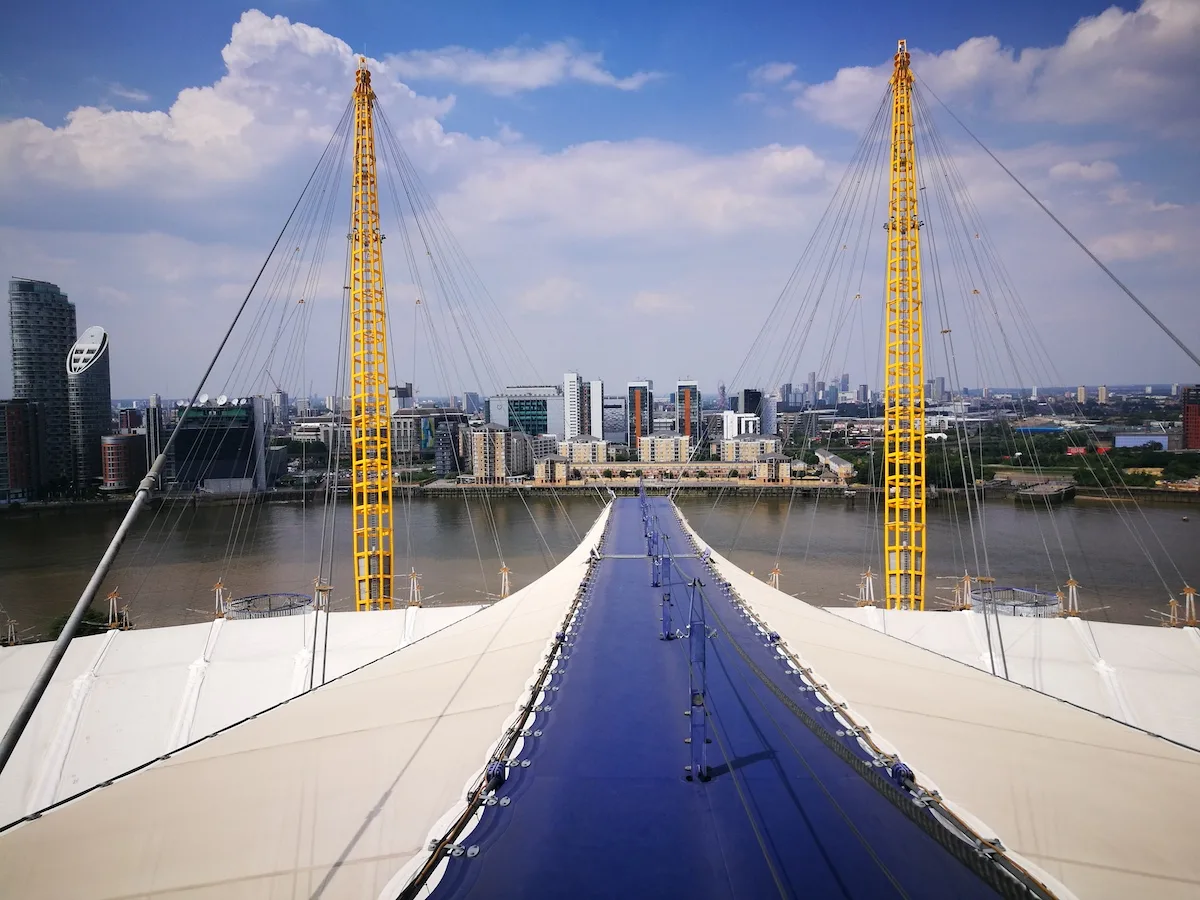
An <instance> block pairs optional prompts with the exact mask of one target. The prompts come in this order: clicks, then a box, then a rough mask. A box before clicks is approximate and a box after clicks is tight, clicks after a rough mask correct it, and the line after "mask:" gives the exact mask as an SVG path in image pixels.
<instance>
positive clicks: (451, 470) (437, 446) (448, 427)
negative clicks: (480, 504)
mask: <svg viewBox="0 0 1200 900" xmlns="http://www.w3.org/2000/svg"><path fill="white" fill-rule="evenodd" d="M458 427H460V426H458V425H453V424H451V423H450V422H441V423H440V424H439V425H438V427H437V434H436V435H435V436H434V445H433V460H434V463H433V465H434V472H435V473H436V474H437V476H438V478H447V477H449V478H453V477H455V476H457V475H458V474H459V473H460V472H461V471H462V460H460V459H459V456H458V440H457V437H458V436H457V435H456V434H455V429H456V428H458Z"/></svg>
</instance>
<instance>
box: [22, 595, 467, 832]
mask: <svg viewBox="0 0 1200 900" xmlns="http://www.w3.org/2000/svg"><path fill="white" fill-rule="evenodd" d="M480 609H482V607H481V606H479V605H472V606H446V607H430V608H427V609H417V608H413V609H409V608H407V607H406V608H403V609H392V610H380V611H377V612H372V613H371V614H370V615H366V614H359V613H349V612H344V613H333V614H332V616H331V617H330V626H329V647H328V650H329V655H328V661H327V663H326V666H325V674H326V677H328V678H336V677H337V676H339V675H342V674H344V673H346V672H348V671H350V670H352V669H356V668H358V667H360V666H362V665H365V664H366V663H369V662H371V661H373V660H376V659H379V658H380V657H381V656H384V655H385V654H387V653H390V652H392V651H393V650H396V649H397V648H399V647H402V646H404V645H405V644H407V643H411V642H412V641H414V640H417V639H419V638H423V637H425V636H427V635H429V634H432V633H433V632H435V631H437V630H439V629H441V628H445V627H446V626H447V625H450V624H452V623H454V622H457V621H459V620H460V619H462V618H464V617H466V616H468V615H470V614H472V613H474V612H477V611H479V610H480ZM315 616H316V613H308V614H307V615H296V616H287V617H283V618H277V619H242V620H233V619H217V620H215V621H213V622H207V623H200V624H196V625H177V626H173V627H169V628H151V629H147V630H143V631H138V630H133V631H110V632H108V633H107V634H102V635H92V636H89V637H83V638H79V639H77V640H75V641H72V642H71V646H70V648H69V649H68V651H67V655H66V656H65V657H64V658H63V661H62V664H61V665H60V666H59V668H58V671H57V672H55V674H54V678H53V680H52V681H51V682H50V686H49V688H48V689H47V691H46V694H45V696H44V698H43V700H42V702H41V704H39V706H38V708H37V711H36V712H35V713H34V716H33V719H32V720H31V721H30V723H29V727H28V728H27V729H26V731H25V734H24V736H23V737H22V739H21V742H20V744H18V745H17V750H16V752H15V753H14V754H13V757H12V759H11V760H10V761H9V764H8V766H7V767H6V768H5V770H4V774H3V776H0V824H4V823H7V822H11V821H12V820H14V819H19V818H21V817H22V816H25V815H28V814H29V813H31V812H34V811H35V810H38V809H42V808H44V807H46V806H49V805H50V804H51V803H54V802H56V801H59V800H62V799H64V798H66V797H70V796H72V795H74V794H77V793H79V792H80V791H82V790H85V789H87V788H90V787H92V786H94V785H96V784H99V783H100V782H102V781H105V780H107V779H109V778H113V777H115V776H117V775H120V774H121V773H122V772H126V771H128V770H129V769H131V768H133V767H134V766H137V765H141V764H142V763H145V762H148V761H149V760H152V759H154V758H155V757H158V756H161V755H162V754H164V753H169V752H171V751H173V750H177V749H179V748H180V747H182V746H183V745H184V744H187V743H190V742H191V741H194V740H197V739H199V738H201V737H204V736H206V735H209V734H212V733H213V732H216V731H219V730H220V729H222V728H225V727H226V726H228V725H232V724H233V723H234V722H238V721H240V720H242V719H244V718H246V717H247V716H252V715H254V714H255V713H260V712H262V711H263V710H265V709H268V708H269V707H272V706H274V705H275V704H277V703H281V702H283V701H284V700H288V699H290V698H292V697H294V696H296V695H297V694H299V693H301V692H303V691H304V690H306V689H307V688H308V681H309V672H310V666H311V665H312V660H313V652H312V644H313V625H314V617H315ZM324 638H325V616H324V614H322V615H321V621H320V625H319V631H318V634H317V646H318V652H317V659H316V665H317V672H316V678H317V681H318V682H319V681H320V677H321V662H322V653H323V651H324V643H325V641H324ZM50 646H51V645H50V644H49V643H48V642H46V643H38V644H25V645H21V646H17V647H4V648H0V722H2V723H3V727H5V728H7V727H8V723H9V722H10V721H12V717H13V714H14V713H15V712H16V709H17V706H18V705H19V704H20V702H21V700H22V699H23V698H24V696H25V693H26V691H27V690H28V689H29V685H30V683H31V682H32V681H33V678H34V675H35V674H36V673H37V671H38V669H40V668H41V665H42V662H43V661H44V660H45V658H46V654H47V653H48V652H49V650H50Z"/></svg>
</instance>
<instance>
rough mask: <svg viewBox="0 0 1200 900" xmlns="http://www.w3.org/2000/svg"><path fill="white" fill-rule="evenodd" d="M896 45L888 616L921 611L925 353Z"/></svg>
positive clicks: (905, 71)
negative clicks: (895, 611)
mask: <svg viewBox="0 0 1200 900" xmlns="http://www.w3.org/2000/svg"><path fill="white" fill-rule="evenodd" d="M908 63H909V56H908V47H907V44H906V42H905V41H900V44H899V47H898V48H897V50H896V60H895V70H894V72H893V74H892V153H891V193H890V196H889V200H888V221H887V226H886V227H887V245H888V249H887V297H886V301H887V357H886V360H885V382H884V452H885V462H886V466H887V468H886V475H885V481H884V490H885V491H886V503H885V507H886V511H887V514H886V518H885V520H884V537H883V541H884V546H883V556H884V571H885V577H884V593H885V595H886V599H887V604H886V605H887V608H888V609H924V608H925V361H924V357H925V353H924V340H923V334H922V330H921V327H922V326H921V254H920V247H919V240H918V235H919V229H920V220H919V219H918V216H917V170H916V153H915V150H914V146H913V122H912V83H913V76H912V71H911V70H910V69H909V66H908Z"/></svg>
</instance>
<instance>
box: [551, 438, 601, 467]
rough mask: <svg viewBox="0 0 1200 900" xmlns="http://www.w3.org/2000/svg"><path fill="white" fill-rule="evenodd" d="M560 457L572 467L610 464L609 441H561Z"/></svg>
mask: <svg viewBox="0 0 1200 900" xmlns="http://www.w3.org/2000/svg"><path fill="white" fill-rule="evenodd" d="M558 455H559V456H561V457H563V458H564V459H566V460H568V461H570V463H571V464H572V465H587V464H592V465H599V464H600V463H604V462H608V441H605V440H601V439H600V438H593V437H580V438H578V439H576V440H572V441H559V443H558Z"/></svg>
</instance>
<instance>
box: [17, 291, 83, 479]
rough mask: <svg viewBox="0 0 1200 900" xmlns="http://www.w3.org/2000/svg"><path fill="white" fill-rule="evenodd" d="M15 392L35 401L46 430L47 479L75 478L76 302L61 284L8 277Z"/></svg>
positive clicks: (44, 476)
mask: <svg viewBox="0 0 1200 900" xmlns="http://www.w3.org/2000/svg"><path fill="white" fill-rule="evenodd" d="M8 321H9V326H10V328H11V331H12V365H13V397H14V398H15V399H17V400H35V401H37V403H38V406H39V409H40V415H41V419H42V423H43V424H42V427H43V429H44V433H45V445H44V447H45V449H44V454H45V469H44V470H43V472H42V478H43V480H44V481H54V480H58V479H64V480H65V479H70V478H71V476H72V472H73V468H72V463H73V457H72V454H71V420H70V412H69V405H68V401H67V370H66V366H65V364H64V361H65V360H66V358H67V354H68V353H70V351H71V345H72V344H73V343H75V305H74V304H73V303H71V301H70V300H68V299H67V295H66V294H64V293H63V292H62V291H60V290H59V289H58V285H56V284H50V283H49V282H47V281H34V280H32V279H29V278H13V279H12V280H10V281H9V282H8Z"/></svg>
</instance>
